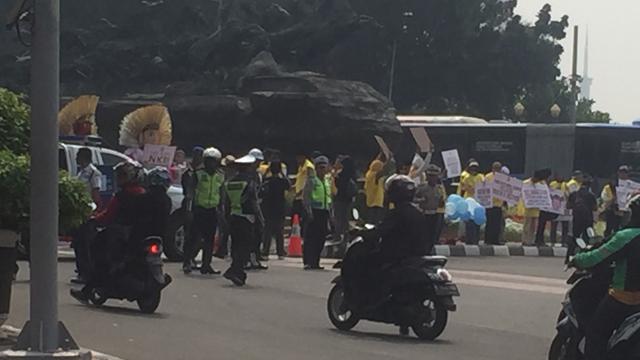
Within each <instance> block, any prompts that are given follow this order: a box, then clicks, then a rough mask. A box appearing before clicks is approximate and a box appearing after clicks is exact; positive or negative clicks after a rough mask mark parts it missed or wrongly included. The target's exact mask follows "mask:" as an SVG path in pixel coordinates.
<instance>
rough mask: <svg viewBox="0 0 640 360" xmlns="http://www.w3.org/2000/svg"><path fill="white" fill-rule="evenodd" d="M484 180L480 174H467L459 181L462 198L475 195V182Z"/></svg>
mask: <svg viewBox="0 0 640 360" xmlns="http://www.w3.org/2000/svg"><path fill="white" fill-rule="evenodd" d="M482 181H484V176H483V175H482V174H475V175H471V174H469V175H467V176H465V178H464V180H461V181H460V187H461V191H462V193H463V195H462V196H463V197H464V198H470V197H474V196H475V191H476V184H477V183H479V182H482Z"/></svg>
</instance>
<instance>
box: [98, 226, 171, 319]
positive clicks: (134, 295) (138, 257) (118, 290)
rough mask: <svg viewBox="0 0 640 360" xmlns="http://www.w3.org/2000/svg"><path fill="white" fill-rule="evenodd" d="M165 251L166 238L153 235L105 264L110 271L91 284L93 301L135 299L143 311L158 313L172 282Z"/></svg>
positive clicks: (100, 304)
mask: <svg viewBox="0 0 640 360" xmlns="http://www.w3.org/2000/svg"><path fill="white" fill-rule="evenodd" d="M162 251H163V249H162V238H160V237H157V236H150V237H147V238H145V239H144V240H143V241H142V242H140V243H139V244H136V245H135V246H134V248H133V249H130V250H129V251H127V252H125V253H126V255H125V256H124V258H123V259H122V260H120V261H117V262H111V263H109V264H102V266H105V265H107V266H106V269H107V270H106V272H105V273H102V275H101V276H98V277H97V278H98V280H96V281H94V282H92V283H91V284H92V285H91V288H90V289H89V290H88V291H89V294H90V295H89V301H90V302H91V303H92V304H94V305H97V306H102V305H103V304H104V303H105V302H106V301H107V300H109V299H118V300H127V301H130V302H134V301H135V302H136V303H137V304H138V307H139V308H140V311H142V312H143V313H146V314H152V313H154V312H155V311H156V309H157V308H158V306H159V305H160V299H161V292H162V290H163V289H164V288H165V287H167V286H168V285H169V284H170V283H171V281H172V278H171V276H169V275H168V274H165V273H164V271H163V264H162Z"/></svg>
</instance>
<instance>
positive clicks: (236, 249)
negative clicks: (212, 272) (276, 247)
mask: <svg viewBox="0 0 640 360" xmlns="http://www.w3.org/2000/svg"><path fill="white" fill-rule="evenodd" d="M229 225H230V230H231V267H230V268H229V270H231V271H232V272H234V273H236V274H241V275H243V276H244V274H245V272H244V266H245V265H246V264H247V262H249V258H250V255H251V250H252V248H253V241H254V240H253V237H254V235H255V230H254V226H255V224H254V223H252V222H251V221H249V220H248V219H246V218H244V217H242V216H236V215H232V216H231V218H230V220H229Z"/></svg>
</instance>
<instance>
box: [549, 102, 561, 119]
mask: <svg viewBox="0 0 640 360" xmlns="http://www.w3.org/2000/svg"><path fill="white" fill-rule="evenodd" d="M549 112H550V113H551V117H552V118H553V120H554V121H555V122H557V121H558V118H559V117H560V114H562V108H561V107H560V105H558V104H553V106H552V107H551V109H549Z"/></svg>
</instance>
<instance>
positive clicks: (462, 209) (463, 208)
mask: <svg viewBox="0 0 640 360" xmlns="http://www.w3.org/2000/svg"><path fill="white" fill-rule="evenodd" d="M455 204H456V212H457V213H458V214H460V217H462V215H463V214H464V213H468V212H469V204H467V202H466V201H464V200H462V201H458V202H457V203H455Z"/></svg>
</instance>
